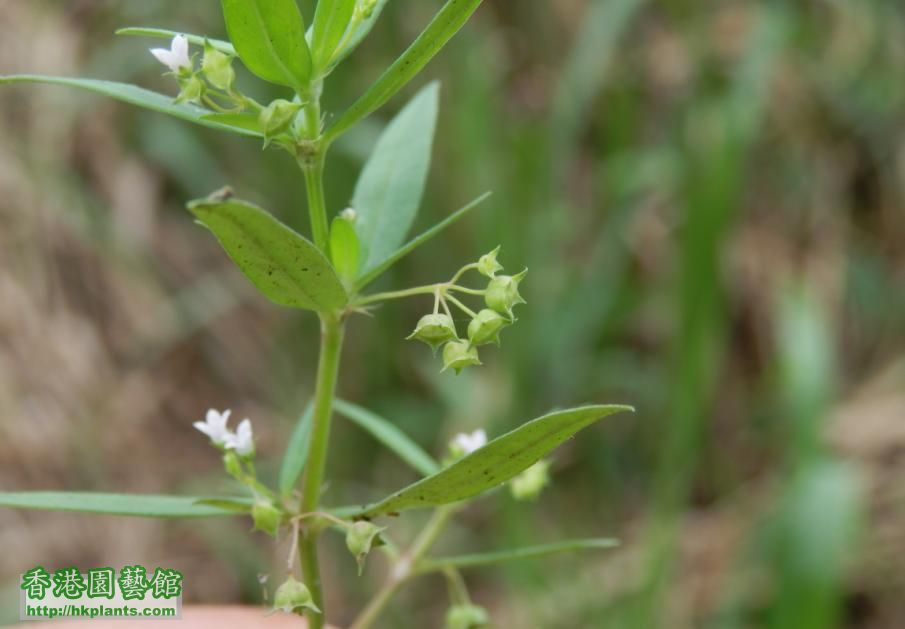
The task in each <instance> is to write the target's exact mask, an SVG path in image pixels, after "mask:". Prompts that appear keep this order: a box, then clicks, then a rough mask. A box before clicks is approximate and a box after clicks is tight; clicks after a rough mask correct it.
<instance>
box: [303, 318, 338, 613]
mask: <svg viewBox="0 0 905 629" xmlns="http://www.w3.org/2000/svg"><path fill="white" fill-rule="evenodd" d="M342 342H343V323H342V321H341V320H340V319H339V317H338V316H336V315H334V314H326V313H325V314H322V315H321V348H320V358H319V361H318V366H317V384H316V385H315V390H314V410H313V415H312V424H311V442H310V445H309V447H308V463H307V464H306V466H305V478H304V480H303V483H302V503H301V511H302V513H309V512H312V511H317V508H318V502H319V501H320V493H321V485H322V484H323V480H324V469H325V468H326V464H327V447H328V444H329V442H330V419H331V416H332V412H333V397H334V395H335V392H336V380H337V376H338V373H339V359H340V354H341V352H342ZM318 534H319V529H317V528H312V527H303V528H302V529H301V531H300V533H299V537H300V539H299V553H300V560H301V564H302V575H303V576H304V579H305V585H307V586H308V589H309V590H310V591H311V598H312V600H313V601H314V604H315V605H317V606H318V607H319V608H320V609H321V610H323V609H324V597H323V590H322V587H321V579H320V567H319V565H318V560H317V537H318ZM306 613H307V616H308V627H309V629H322V627H323V626H324V615H323V614H317V613H314V612H311V611H308V612H306Z"/></svg>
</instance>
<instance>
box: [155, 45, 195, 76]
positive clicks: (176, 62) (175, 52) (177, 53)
mask: <svg viewBox="0 0 905 629" xmlns="http://www.w3.org/2000/svg"><path fill="white" fill-rule="evenodd" d="M151 54H152V55H154V57H156V58H157V60H158V61H159V62H160V63H162V64H163V65H165V66H166V67H168V68H169V69H170V70H171V71H173V72H175V73H176V74H179V72H180V71H181V70H187V71H189V72H191V71H192V69H193V68H192V59H191V57H189V40H188V38H186V36H185V35H176V37H174V38H173V43H171V44H170V48H169V50H167V49H166V48H152V49H151Z"/></svg>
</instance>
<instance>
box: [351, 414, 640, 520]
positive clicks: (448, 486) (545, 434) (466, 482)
mask: <svg viewBox="0 0 905 629" xmlns="http://www.w3.org/2000/svg"><path fill="white" fill-rule="evenodd" d="M631 410H634V409H632V407H630V406H620V405H606V406H604V405H600V406H584V407H581V408H573V409H570V410H567V411H557V412H555V413H550V414H549V415H544V416H543V417H539V418H537V419H535V420H532V421H530V422H528V423H527V424H523V425H522V426H519V427H518V428H516V429H515V430H513V431H512V432H509V433H507V434H505V435H503V436H502V437H498V438H497V439H494V440H493V441H491V442H490V443H488V444H487V445H486V446H484V447H483V448H480V449H478V450H475V451H474V452H472V453H471V454H469V455H467V456H465V457H464V458H462V459H460V460H459V461H457V462H455V463H453V464H452V465H451V466H449V467H447V468H446V469H444V470H442V471H440V472H438V473H436V474H434V475H433V476H428V477H427V478H425V479H422V480H420V481H418V482H417V483H414V484H412V485H409V486H408V487H406V488H404V489H401V490H399V491H397V492H396V493H394V494H392V495H390V496H388V497H387V498H385V499H384V500H382V501H380V502H378V503H376V504H373V505H371V506H369V507H366V508H364V509H362V510H361V511H360V512H359V513H358V514H357V515H358V516H359V517H374V516H378V515H382V514H386V513H395V512H397V511H403V510H405V509H418V508H424V507H436V506H440V505H444V504H449V503H453V502H459V501H461V500H465V499H467V498H471V497H473V496H477V495H478V494H480V493H483V492H485V491H487V490H488V489H492V488H494V487H496V486H498V485H500V484H502V483H505V482H506V481H508V480H510V479H511V478H513V477H515V476H516V475H517V474H519V473H520V472H522V471H524V470H526V469H528V468H529V467H531V466H532V465H534V464H535V463H537V462H538V461H539V460H540V459H541V458H543V457H544V456H545V455H546V454H547V453H548V452H550V451H551V450H553V449H554V448H555V447H556V446H558V445H559V444H561V443H562V442H563V441H565V440H566V439H568V438H569V437H571V436H572V435H574V434H575V433H576V432H578V431H579V430H581V429H582V428H586V427H587V426H590V425H591V424H593V423H594V422H596V421H598V420H600V419H602V418H604V417H606V416H607V415H612V414H613V413H619V412H621V411H631Z"/></svg>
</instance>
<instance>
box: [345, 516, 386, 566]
mask: <svg viewBox="0 0 905 629" xmlns="http://www.w3.org/2000/svg"><path fill="white" fill-rule="evenodd" d="M385 530H386V527H381V526H377V525H376V524H371V523H370V522H368V521H366V520H360V521H358V522H356V523H355V524H353V525H352V526H350V527H349V529H348V531H346V548H348V549H349V552H350V553H352V555H353V556H354V557H355V561H357V562H358V574H359V576H361V571H362V570H363V569H364V565H365V559H366V558H367V556H368V553H369V552H371V547H372V546H374V545H379V544H380V541H381V540H380V534H381V533H382V532H383V531H385Z"/></svg>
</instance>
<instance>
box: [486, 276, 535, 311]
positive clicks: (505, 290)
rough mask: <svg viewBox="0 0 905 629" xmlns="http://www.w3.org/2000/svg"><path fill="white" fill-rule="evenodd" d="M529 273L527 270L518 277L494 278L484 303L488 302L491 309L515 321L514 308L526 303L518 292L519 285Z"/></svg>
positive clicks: (489, 285) (488, 287)
mask: <svg viewBox="0 0 905 629" xmlns="http://www.w3.org/2000/svg"><path fill="white" fill-rule="evenodd" d="M527 273H528V270H527V269H525V270H524V271H522V272H521V273H519V274H518V275H498V276H496V277H494V278H493V279H492V280H490V283H489V284H488V285H487V292H486V293H484V301H485V302H487V305H488V306H489V307H490V308H493V309H494V310H496V311H497V312H499V313H500V314H504V315H506V316H507V317H509V318H510V319H514V317H513V315H512V308H513V306H516V305H518V304H523V303H525V300H524V299H522V296H521V295H520V294H519V292H518V285H519V283H520V282H521V281H522V280H523V279H525V275H526V274H527Z"/></svg>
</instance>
